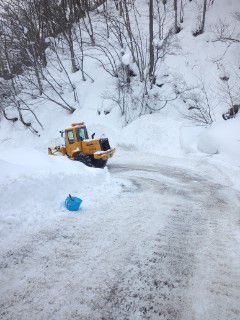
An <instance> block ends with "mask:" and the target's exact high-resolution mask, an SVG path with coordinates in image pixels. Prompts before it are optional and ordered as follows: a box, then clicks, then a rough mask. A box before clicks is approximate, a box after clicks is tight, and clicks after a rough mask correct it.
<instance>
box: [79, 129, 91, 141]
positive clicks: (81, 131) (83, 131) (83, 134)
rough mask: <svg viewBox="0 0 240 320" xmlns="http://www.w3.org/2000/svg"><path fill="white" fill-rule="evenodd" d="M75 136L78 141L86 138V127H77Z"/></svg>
mask: <svg viewBox="0 0 240 320" xmlns="http://www.w3.org/2000/svg"><path fill="white" fill-rule="evenodd" d="M76 136H77V139H78V141H83V140H86V139H88V133H87V129H86V128H77V131H76Z"/></svg>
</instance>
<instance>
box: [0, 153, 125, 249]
mask: <svg viewBox="0 0 240 320" xmlns="http://www.w3.org/2000/svg"><path fill="white" fill-rule="evenodd" d="M0 168H1V174H0V221H1V224H0V233H1V234H2V239H4V240H3V241H2V242H1V246H3V247H4V248H6V247H8V246H11V239H9V237H10V235H9V228H10V229H11V230H14V231H13V232H14V233H15V235H16V238H17V239H18V238H19V239H20V238H22V237H27V236H28V235H29V234H32V233H34V232H36V230H38V229H39V228H42V227H43V226H44V225H45V224H46V225H48V224H51V222H52V221H55V222H56V220H57V221H58V220H59V219H60V220H61V219H63V217H65V216H66V214H68V215H69V214H70V213H69V212H68V211H66V209H65V208H64V206H63V203H64V200H65V198H66V197H67V196H68V194H69V193H70V194H72V195H74V196H78V197H80V198H81V199H83V205H82V211H81V212H80V213H79V214H77V216H79V218H80V217H81V214H83V213H84V212H86V211H87V210H88V208H98V206H99V205H100V204H101V203H102V202H103V201H106V198H108V199H111V197H116V195H117V194H118V193H119V190H120V188H121V186H120V183H119V182H118V181H117V180H115V179H113V178H111V176H110V175H109V172H108V169H107V168H106V169H104V170H102V169H95V168H88V167H86V166H84V165H83V164H82V163H79V162H75V161H70V160H69V159H67V158H65V157H61V156H59V157H57V156H55V157H54V156H49V155H47V154H45V153H43V152H40V151H38V150H33V149H26V148H25V149H23V148H15V149H8V150H3V149H2V150H0ZM96 214H97V209H96ZM6 226H8V227H7V228H6ZM0 250H1V247H0Z"/></svg>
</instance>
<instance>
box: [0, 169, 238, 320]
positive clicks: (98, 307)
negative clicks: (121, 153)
mask: <svg viewBox="0 0 240 320" xmlns="http://www.w3.org/2000/svg"><path fill="white" fill-rule="evenodd" d="M109 170H110V173H111V174H112V175H113V176H114V177H116V178H118V179H121V181H122V186H121V192H119V195H118V196H117V197H111V198H106V201H105V202H104V201H103V202H101V203H100V204H99V205H98V206H97V204H95V205H94V207H93V208H90V209H88V210H85V211H84V210H83V212H82V213H81V216H80V217H78V216H76V215H74V214H64V215H62V216H61V217H60V218H59V217H58V218H59V219H57V218H56V219H55V220H54V221H53V220H52V219H51V221H50V223H49V224H44V225H43V226H42V228H40V229H39V230H37V231H36V232H35V233H31V232H30V231H29V233H28V235H27V236H26V237H25V238H23V239H22V240H21V241H19V239H18V241H16V240H14V239H15V238H14V233H15V229H13V230H12V229H11V228H10V227H9V232H10V233H11V232H12V239H13V241H12V243H11V245H10V247H11V248H10V249H9V248H8V249H7V250H5V251H4V250H3V252H1V256H0V273H1V278H0V319H4V320H7V319H9V320H10V319H11V320H12V319H18V320H22V319H34V320H35V319H36V320H38V319H56V320H60V319H64V320H66V319H84V320H85V319H86V320H87V319H89V320H92V319H94V320H95V319H96V320H98V319H99V320H100V319H102V320H103V319H104V320H110V319H112V320H116V319H119V320H123V319H124V320H127V319H129V320H130V319H131V320H137V319H151V320H152V319H153V320H154V319H160V320H161V319H165V320H166V319H167V320H171V319H172V320H177V319H182V320H188V319H194V320H195V319H199V320H203V319H206V320H207V319H211V320H226V319H228V320H233V319H235V320H237V319H240V303H239V301H240V214H239V212H240V193H239V192H238V191H236V190H235V189H233V188H232V187H230V186H228V185H224V184H221V183H219V182H217V181H214V180H211V179H210V178H209V179H208V178H207V177H206V175H203V174H202V172H201V171H198V169H196V170H186V169H184V168H183V167H178V166H175V165H174V166H173V165H171V164H169V165H167V164H162V165H161V164H159V165H154V166H151V165H148V166H147V165H146V166H139V165H134V164H119V163H116V164H113V165H111V166H110V167H109ZM6 228H8V226H6Z"/></svg>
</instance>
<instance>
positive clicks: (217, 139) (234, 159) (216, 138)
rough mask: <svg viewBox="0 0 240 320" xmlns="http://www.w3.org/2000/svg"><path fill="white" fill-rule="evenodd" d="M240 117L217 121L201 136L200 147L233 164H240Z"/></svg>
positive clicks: (200, 149)
mask: <svg viewBox="0 0 240 320" xmlns="http://www.w3.org/2000/svg"><path fill="white" fill-rule="evenodd" d="M239 128H240V117H237V118H235V119H231V120H228V121H224V120H222V121H219V122H216V123H215V124H214V125H213V126H212V127H210V128H209V129H206V130H205V131H204V132H203V133H202V134H201V135H200V137H199V140H198V149H199V151H201V152H204V153H207V154H218V155H219V156H218V158H219V159H222V160H224V159H225V160H227V162H230V163H231V164H233V165H240V130H239Z"/></svg>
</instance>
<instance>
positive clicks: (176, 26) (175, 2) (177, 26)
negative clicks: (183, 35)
mask: <svg viewBox="0 0 240 320" xmlns="http://www.w3.org/2000/svg"><path fill="white" fill-rule="evenodd" d="M177 1H178V0H173V6H174V29H175V33H179V32H180V28H179V25H178V5H177Z"/></svg>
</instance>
